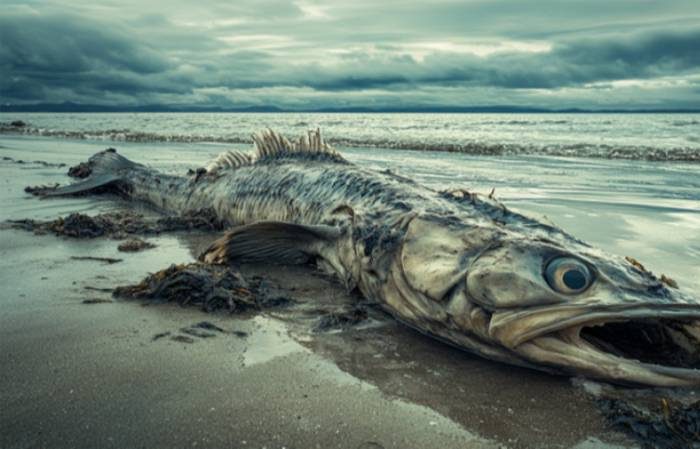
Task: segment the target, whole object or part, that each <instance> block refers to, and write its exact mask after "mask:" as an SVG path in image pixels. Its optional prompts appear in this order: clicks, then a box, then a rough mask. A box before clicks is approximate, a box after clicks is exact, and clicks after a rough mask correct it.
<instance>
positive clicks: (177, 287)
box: [113, 263, 292, 328]
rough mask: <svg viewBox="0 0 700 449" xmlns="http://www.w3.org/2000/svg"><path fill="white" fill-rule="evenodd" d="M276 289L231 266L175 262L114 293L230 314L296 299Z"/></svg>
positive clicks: (123, 296)
mask: <svg viewBox="0 0 700 449" xmlns="http://www.w3.org/2000/svg"><path fill="white" fill-rule="evenodd" d="M273 291H274V289H270V288H269V287H268V286H266V285H265V283H263V282H259V281H257V279H255V278H253V279H251V280H246V279H244V278H243V277H242V276H241V275H240V273H238V272H236V271H234V270H233V269H231V268H230V267H225V266H221V265H208V264H202V263H191V264H188V265H171V266H170V267H169V268H166V269H165V270H161V271H159V272H157V273H154V274H151V275H149V276H147V277H146V278H145V279H144V280H143V281H141V282H140V283H139V284H136V285H129V286H123V287H117V288H116V289H115V290H114V292H113V295H114V296H117V297H121V298H129V299H142V300H155V301H157V302H174V303H177V304H180V305H182V306H187V305H191V306H198V307H200V308H202V309H203V310H205V311H207V312H212V311H215V310H227V311H228V312H230V313H241V312H245V311H247V310H262V309H268V308H273V307H282V306H285V305H288V304H290V303H291V302H292V301H291V300H290V299H288V298H285V297H281V296H278V295H275V294H274V293H273V294H271V292H273ZM199 327H200V328H202V326H199Z"/></svg>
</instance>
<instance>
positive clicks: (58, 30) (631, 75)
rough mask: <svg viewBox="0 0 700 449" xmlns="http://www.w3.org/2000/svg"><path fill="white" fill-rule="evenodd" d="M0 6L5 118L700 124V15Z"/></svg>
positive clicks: (641, 7)
mask: <svg viewBox="0 0 700 449" xmlns="http://www.w3.org/2000/svg"><path fill="white" fill-rule="evenodd" d="M2 3H3V5H2V7H1V8H0V70H1V72H2V73H0V75H1V76H0V101H2V103H37V102H47V103H60V102H64V101H73V102H80V103H89V104H105V105H142V104H171V105H172V104H177V105H185V104H187V105H194V104H197V105H214V106H250V105H276V106H281V107H285V108H316V107H348V106H364V107H406V106H433V105H442V106H483V105H526V106H540V107H553V108H568V107H583V108H611V107H612V108H618V107H623V108H700V0H662V1H652V0H557V1H554V0H536V1H528V0H503V1H493V0H492V1H469V0H462V1H440V0H431V1H417V0H408V1H391V0H372V1H370V0H345V1H311V0H300V1H259V0H231V1H223V0H221V1H220V0H198V1H180V0H155V1H147V0H140V1H138V0H137V1H132V0H118V1H98V0H90V1H84V0H64V1H60V0H37V1H22V2H14V1H12V0H3V2H2Z"/></svg>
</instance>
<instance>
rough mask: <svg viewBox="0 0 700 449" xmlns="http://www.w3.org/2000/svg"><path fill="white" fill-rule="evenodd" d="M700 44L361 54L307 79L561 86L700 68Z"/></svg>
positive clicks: (673, 39) (668, 36)
mask: <svg viewBox="0 0 700 449" xmlns="http://www.w3.org/2000/svg"><path fill="white" fill-rule="evenodd" d="M699 48H700V30H692V31H686V32H676V33H669V32H651V33H649V34H637V35H633V36H626V37H621V36H610V37H606V38H599V39H591V40H584V41H570V42H564V43H561V44H555V46H554V47H553V48H552V50H551V51H547V52H539V53H523V52H518V53H515V52H511V53H497V54H494V55H491V56H486V57H478V56H474V55H455V54H450V53H446V52H442V53H435V54H432V55H430V56H427V57H426V58H425V59H424V60H423V61H420V62H418V61H416V60H414V59H412V58H396V57H391V58H386V59H381V58H376V57H365V56H363V55H356V57H355V58H354V60H352V61H349V62H347V63H346V64H344V65H340V66H337V67H334V68H333V69H331V70H319V71H313V70H310V71H308V72H307V73H306V76H304V77H303V78H302V79H306V80H307V84H308V85H309V86H312V87H315V88H318V89H333V90H344V89H364V88H370V87H374V88H376V87H387V86H394V85H398V86H401V85H403V86H405V87H406V86H407V85H413V84H442V85H475V86H497V87H505V88H521V89H530V88H558V87H567V86H575V85H581V84H587V83H593V82H599V81H610V80H619V79H629V78H653V77H659V76H669V75H678V74H683V73H686V72H688V71H697V70H698V69H700V51H698V49H699ZM299 82H300V81H299ZM408 87H410V86H408Z"/></svg>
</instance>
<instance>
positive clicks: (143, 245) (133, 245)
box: [117, 239, 156, 253]
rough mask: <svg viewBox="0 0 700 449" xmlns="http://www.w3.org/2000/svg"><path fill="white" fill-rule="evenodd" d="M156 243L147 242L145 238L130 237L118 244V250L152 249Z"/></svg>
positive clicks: (129, 251)
mask: <svg viewBox="0 0 700 449" xmlns="http://www.w3.org/2000/svg"><path fill="white" fill-rule="evenodd" d="M155 247H156V245H154V244H153V243H151V242H147V241H145V240H141V239H129V240H127V241H126V242H124V243H121V244H120V245H119V246H117V250H119V251H121V252H124V253H135V252H138V251H143V250H146V249H151V248H155Z"/></svg>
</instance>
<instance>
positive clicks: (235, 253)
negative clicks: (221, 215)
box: [199, 221, 341, 265]
mask: <svg viewBox="0 0 700 449" xmlns="http://www.w3.org/2000/svg"><path fill="white" fill-rule="evenodd" d="M340 234H341V232H340V230H339V229H338V228H335V227H333V226H305V225H298V224H294V223H285V222H275V221H265V222H258V223H253V224H249V225H245V226H239V227H236V228H234V229H232V230H230V231H228V232H227V233H226V235H224V236H223V237H222V238H220V239H219V240H217V241H215V242H214V243H213V244H212V245H211V246H210V247H209V249H207V250H206V251H205V252H204V253H203V254H202V255H201V256H200V257H199V259H200V260H202V261H204V262H207V263H218V264H222V263H230V262H238V263H246V262H268V263H274V264H280V265H298V264H303V263H305V262H307V261H309V260H310V259H312V258H314V257H317V256H323V255H324V253H326V252H328V250H330V249H331V248H333V247H334V245H335V242H336V240H337V239H338V237H339V236H340Z"/></svg>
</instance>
